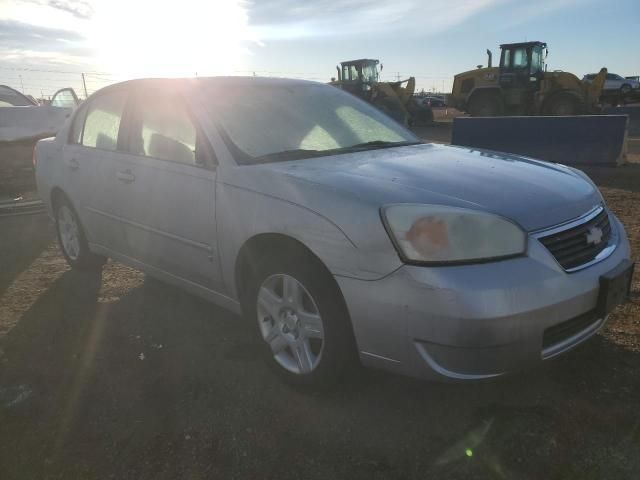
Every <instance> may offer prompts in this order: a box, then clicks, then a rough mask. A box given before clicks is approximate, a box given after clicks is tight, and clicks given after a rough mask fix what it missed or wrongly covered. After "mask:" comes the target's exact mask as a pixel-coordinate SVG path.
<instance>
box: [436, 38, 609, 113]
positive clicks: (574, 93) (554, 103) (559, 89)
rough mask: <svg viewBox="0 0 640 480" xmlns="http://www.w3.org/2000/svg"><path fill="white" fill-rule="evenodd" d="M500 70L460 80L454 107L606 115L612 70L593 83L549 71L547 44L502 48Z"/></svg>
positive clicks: (476, 110)
mask: <svg viewBox="0 0 640 480" xmlns="http://www.w3.org/2000/svg"><path fill="white" fill-rule="evenodd" d="M500 49H501V51H502V52H501V55H500V66H499V67H492V65H491V57H492V55H491V51H490V50H487V55H488V66H487V68H482V66H481V65H479V66H478V68H477V69H476V70H470V71H468V72H463V73H459V74H458V75H456V76H455V77H454V81H453V91H452V93H451V95H450V97H449V101H448V106H450V107H455V108H457V109H458V110H460V111H463V112H466V113H469V114H470V115H471V116H476V117H489V116H499V115H581V114H591V113H597V112H599V111H600V105H599V98H600V95H601V93H602V88H603V86H604V81H605V79H606V77H607V69H606V68H603V69H601V70H600V73H599V74H598V75H597V76H596V78H594V79H593V81H592V82H591V83H590V84H589V83H586V82H583V81H582V80H580V79H579V78H578V77H576V76H575V75H574V74H572V73H568V72H563V71H558V70H556V71H553V72H548V71H547V68H546V66H545V59H546V57H547V55H548V53H549V51H548V49H547V44H546V43H543V42H525V43H508V44H504V45H500Z"/></svg>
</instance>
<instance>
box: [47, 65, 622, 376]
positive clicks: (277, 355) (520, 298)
mask: <svg viewBox="0 0 640 480" xmlns="http://www.w3.org/2000/svg"><path fill="white" fill-rule="evenodd" d="M35 160H36V162H37V166H36V176H37V182H38V188H39V192H40V195H41V197H42V198H43V200H44V201H45V203H46V204H47V205H48V208H49V212H50V215H51V216H52V218H53V219H54V220H55V222H56V227H57V232H58V238H59V241H60V245H61V248H62V252H63V254H64V256H65V257H66V259H67V261H68V262H69V264H70V265H71V266H72V267H74V268H79V269H99V268H100V267H101V266H102V264H103V263H104V261H105V258H106V257H110V258H112V259H115V260H117V261H121V262H123V263H126V264H129V265H131V266H133V267H135V268H138V269H140V270H142V271H144V272H145V273H146V274H148V275H151V276H154V277H158V278H160V279H162V280H165V281H167V282H169V283H172V284H175V285H177V286H180V287H183V288H185V289H187V290H188V291H190V292H192V293H194V294H197V295H200V296H202V297H205V298H207V299H209V300H211V301H213V302H215V303H217V304H219V305H222V306H224V307H226V308H228V309H230V310H232V311H234V312H237V313H242V314H243V315H244V317H246V318H247V319H248V320H249V321H250V322H252V323H253V324H254V325H255V329H256V333H257V334H258V335H259V338H260V339H261V340H260V341H261V344H262V345H263V350H264V356H265V358H266V360H267V361H268V362H269V364H270V365H272V366H273V367H274V369H275V371H276V372H278V373H279V374H280V375H282V376H283V377H284V378H285V379H286V380H288V381H291V382H294V383H297V384H316V383H323V382H330V381H332V380H334V379H335V378H337V377H339V376H340V374H341V373H342V372H343V371H344V370H345V367H346V366H347V365H348V364H349V363H350V362H352V361H357V360H358V359H359V361H360V362H361V363H362V364H364V365H368V366H374V367H379V368H383V369H387V370H390V371H393V372H398V373H401V374H407V375H413V376H418V377H422V378H428V379H440V380H479V379H486V378H491V377H496V376H500V375H503V374H505V373H507V372H511V371H515V370H517V369H520V368H522V367H525V366H527V365H530V364H534V363H536V362H539V361H542V360H546V359H549V358H551V357H554V356H556V355H558V354H560V353H563V352H565V351H567V350H569V349H571V348H572V347H574V346H576V345H578V344H579V343H581V342H582V341H584V340H585V339H587V338H589V337H590V336H592V335H593V334H594V333H596V332H597V331H598V330H599V329H600V328H601V327H602V326H603V324H604V323H605V322H606V320H607V315H608V313H609V312H610V311H611V309H612V308H613V307H615V306H616V305H617V304H618V303H620V302H622V301H624V298H625V295H626V294H627V292H628V288H629V284H630V279H631V274H632V268H633V265H632V263H631V262H630V251H629V243H628V241H627V237H626V234H625V231H624V228H623V226H622V225H621V223H620V222H619V221H618V219H617V218H616V217H615V215H613V213H611V212H610V211H609V210H608V209H607V207H606V205H605V203H604V201H603V199H602V197H601V195H600V193H599V192H598V190H597V188H596V187H595V186H594V184H593V183H592V182H591V181H590V180H589V179H588V178H587V177H586V176H585V175H584V174H583V173H581V172H580V171H578V170H575V169H572V168H569V167H565V166H561V165H556V164H550V163H545V162H541V161H536V160H532V159H528V158H523V157H518V156H515V155H506V154H505V155H501V154H496V153H490V152H483V151H473V150H469V149H464V148H457V147H451V146H437V145H432V144H425V143H423V142H421V141H420V140H419V139H418V138H416V137H415V136H414V135H413V134H412V133H411V132H409V131H408V130H406V129H405V128H404V127H402V126H400V125H399V124H397V123H395V122H394V121H393V120H391V119H390V118H388V117H387V116H385V115H384V114H382V113H381V112H379V111H377V110H375V109H374V108H372V107H370V106H369V105H368V104H366V103H364V102H362V101H360V100H358V99H357V98H355V97H353V96H351V95H349V94H347V93H344V92H342V91H341V90H339V89H336V88H333V87H331V86H327V85H322V84H318V83H312V82H304V81H294V80H281V79H261V78H237V77H235V78H208V79H206V78H198V79H190V80H135V81H130V82H125V83H121V84H116V85H113V86H110V87H107V88H104V89H102V90H100V91H99V92H97V93H95V94H94V95H92V96H91V97H90V98H89V99H88V100H87V101H86V102H85V103H84V104H83V105H82V106H81V107H80V108H79V109H77V110H76V112H75V113H74V115H73V116H72V118H70V119H69V121H68V124H67V125H66V126H65V128H63V129H62V130H61V131H60V132H59V133H58V135H57V137H56V138H55V139H47V140H42V141H40V142H39V143H38V145H37V148H36V152H35ZM176 321H178V320H176Z"/></svg>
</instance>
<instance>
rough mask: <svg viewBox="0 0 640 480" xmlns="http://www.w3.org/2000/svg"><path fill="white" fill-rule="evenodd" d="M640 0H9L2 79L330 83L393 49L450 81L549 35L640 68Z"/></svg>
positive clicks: (579, 70) (409, 67)
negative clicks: (342, 68)
mask: <svg viewBox="0 0 640 480" xmlns="http://www.w3.org/2000/svg"><path fill="white" fill-rule="evenodd" d="M639 25H640V0H610V1H607V2H603V1H602V0H534V1H532V0H527V1H522V0H422V1H421V0H387V1H373V0H341V1H337V0H205V1H201V0H180V1H176V0H166V1H165V0H0V84H8V85H10V86H12V87H14V88H17V89H19V90H24V91H25V92H26V93H30V94H32V95H34V96H40V95H45V96H47V95H51V94H52V93H53V92H54V91H55V90H57V89H58V88H61V87H64V86H73V87H74V88H76V89H77V90H79V91H80V92H82V90H83V86H82V80H81V76H80V73H81V72H85V73H86V75H85V81H86V84H87V90H88V92H89V93H91V92H92V91H94V90H96V89H98V88H100V87H101V86H103V85H105V84H108V83H113V82H115V81H119V80H124V79H128V78H138V77H148V76H194V75H199V76H204V75H253V74H256V75H265V76H281V77H295V78H307V79H311V80H317V81H323V82H326V81H329V80H330V78H331V77H332V76H335V66H336V65H337V64H338V63H339V62H340V61H344V60H351V59H354V58H363V57H366V58H379V59H380V61H381V63H382V64H383V65H384V69H383V71H382V79H386V80H391V79H396V78H398V77H400V78H407V77H409V76H414V77H416V83H417V86H418V89H425V90H439V91H442V90H444V91H447V90H449V89H450V88H451V82H452V80H453V75H454V74H455V73H459V72H462V71H465V70H469V69H472V68H475V66H476V65H479V64H484V65H486V62H487V58H486V53H485V50H486V49H487V48H490V49H491V50H492V51H493V52H494V59H496V58H497V57H499V45H500V44H501V43H509V42H518V41H525V40H541V41H545V42H547V43H548V45H549V56H548V59H547V61H548V64H549V69H550V70H556V69H557V70H565V71H569V72H572V73H575V74H576V75H578V76H579V77H582V75H584V74H585V73H591V72H597V71H598V70H599V69H600V68H601V67H603V66H606V67H607V68H608V69H609V71H611V72H614V73H618V74H621V75H623V76H627V75H640V50H639V49H638V46H637V45H638V42H639V40H640V37H639V35H638V34H639V33H640V28H639Z"/></svg>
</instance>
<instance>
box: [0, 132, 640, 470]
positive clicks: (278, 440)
mask: <svg viewBox="0 0 640 480" xmlns="http://www.w3.org/2000/svg"><path fill="white" fill-rule="evenodd" d="M432 136H433V137H434V138H437V139H440V140H441V141H446V129H442V130H437V131H435V132H433V135H432ZM586 171H587V173H588V174H589V175H590V176H591V178H593V179H594V181H595V182H596V183H597V184H598V185H599V187H600V188H601V189H602V192H603V193H604V195H605V197H606V199H607V202H608V204H609V206H610V207H611V208H612V209H613V211H614V212H615V213H616V214H617V215H618V216H619V217H620V218H621V220H622V221H623V223H624V224H625V225H626V227H627V231H628V234H629V237H630V239H631V242H632V248H633V252H634V257H635V260H636V261H639V260H640V163H632V164H629V165H626V166H624V167H621V168H617V169H613V168H590V169H587V170H586ZM249 328H251V326H247V325H245V324H244V323H243V322H242V321H241V320H240V319H239V318H237V317H235V316H233V315H231V314H229V313H227V312H225V311H223V310H221V309H219V308H217V307H215V306H213V305H210V304H208V303H205V302H204V301H201V300H199V299H198V298H195V297H192V296H190V295H188V294H185V293H183V292H181V291H180V290H178V289H175V288H173V287H170V286H166V285H163V284H161V283H159V282H157V281H154V280H152V279H149V278H145V276H144V275H142V274H140V273H139V272H136V271H135V270H132V269H130V268H127V267H124V266H122V265H119V264H116V263H113V262H109V263H108V264H107V266H106V267H105V269H104V271H103V273H102V275H101V277H98V276H95V275H87V274H79V273H76V272H72V271H70V270H69V269H68V268H67V266H66V265H65V263H64V261H63V260H62V258H61V256H60V255H59V254H58V250H57V247H56V245H55V242H54V236H53V232H52V229H51V227H50V226H49V224H48V221H47V218H46V217H45V216H44V215H33V216H25V217H7V218H0V479H3V480H10V479H40V478H51V479H75V478H81V479H91V478H105V479H108V478H114V479H176V478H181V479H204V478H207V479H209V478H225V479H227V478H229V479H231V478H233V479H256V478H265V479H267V478H273V479H279V480H281V479H297V478H304V479H315V478H318V479H323V480H326V479H333V478H345V479H431V478H433V479H443V478H447V479H471V478H472V479H532V480H533V479H536V480H537V479H550V480H554V479H558V480H561V479H562V480H565V479H576V480H578V479H579V480H590V479H594V480H595V479H598V480H600V479H637V478H640V408H638V407H639V405H640V275H638V274H636V277H635V281H634V284H633V291H632V298H631V303H629V304H627V305H625V306H623V307H621V308H619V309H618V311H616V312H615V313H614V314H613V315H612V316H611V320H610V322H609V323H608V325H607V327H606V328H605V329H604V330H603V331H602V332H601V333H600V334H599V335H597V336H596V337H595V338H594V339H592V340H591V341H589V342H587V343H586V344H585V345H583V346H581V347H579V348H577V349H576V350H574V351H572V352H571V353H569V354H567V355H565V356H563V357H561V358H559V359H557V360H554V361H550V362H548V363H545V364H543V365H541V366H540V367H539V368H536V369H534V370H531V371H527V372H524V373H521V374H518V375H515V376H512V377H508V378H504V379H501V380H498V381H495V382H492V383H485V384H476V385H443V384H434V383H425V382H418V381H414V380H411V379H407V378H401V377H396V376H392V375H388V374H385V373H382V372H377V371H372V370H362V371H360V372H358V373H357V374H354V375H352V376H350V377H349V378H348V379H347V381H346V382H345V383H344V384H343V385H341V386H340V388H339V389H337V390H335V391H332V392H328V393H324V394H310V393H302V392H299V391H296V390H293V389H291V388H289V387H287V386H285V385H283V384H281V383H280V382H279V381H278V380H277V379H276V378H275V377H274V376H273V375H272V374H271V373H270V371H269V370H268V369H267V368H266V367H265V366H264V365H263V364H262V362H261V361H260V360H259V359H258V358H257V356H256V350H257V349H256V348H255V344H254V343H252V340H250V339H251V338H252V337H251V335H250V333H249Z"/></svg>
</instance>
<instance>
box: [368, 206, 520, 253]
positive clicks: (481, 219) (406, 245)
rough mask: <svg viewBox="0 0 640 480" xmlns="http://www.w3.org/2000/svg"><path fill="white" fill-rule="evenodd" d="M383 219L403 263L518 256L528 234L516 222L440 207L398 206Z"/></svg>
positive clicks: (385, 209) (384, 212) (388, 209)
mask: <svg viewBox="0 0 640 480" xmlns="http://www.w3.org/2000/svg"><path fill="white" fill-rule="evenodd" d="M381 213H382V219H383V222H384V224H385V227H386V229H387V232H388V233H389V236H390V237H391V240H392V241H393V243H394V245H395V246H396V248H397V249H398V253H399V254H400V256H401V257H402V259H403V260H405V261H406V262H409V263H411V262H416V263H431V264H443V263H472V262H479V261H487V260H497V259H500V258H504V257H513V256H515V255H521V254H523V253H524V252H525V251H526V248H527V235H526V234H525V232H524V231H523V230H522V229H521V228H520V227H519V226H518V225H516V224H515V223H513V222H511V221H510V220H507V219H506V218H503V217H500V216H498V215H493V214H491V213H485V212H480V211H476V210H469V209H466V208H456V207H446V206H441V205H415V204H397V205H388V206H386V207H383V208H382V212H381Z"/></svg>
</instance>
